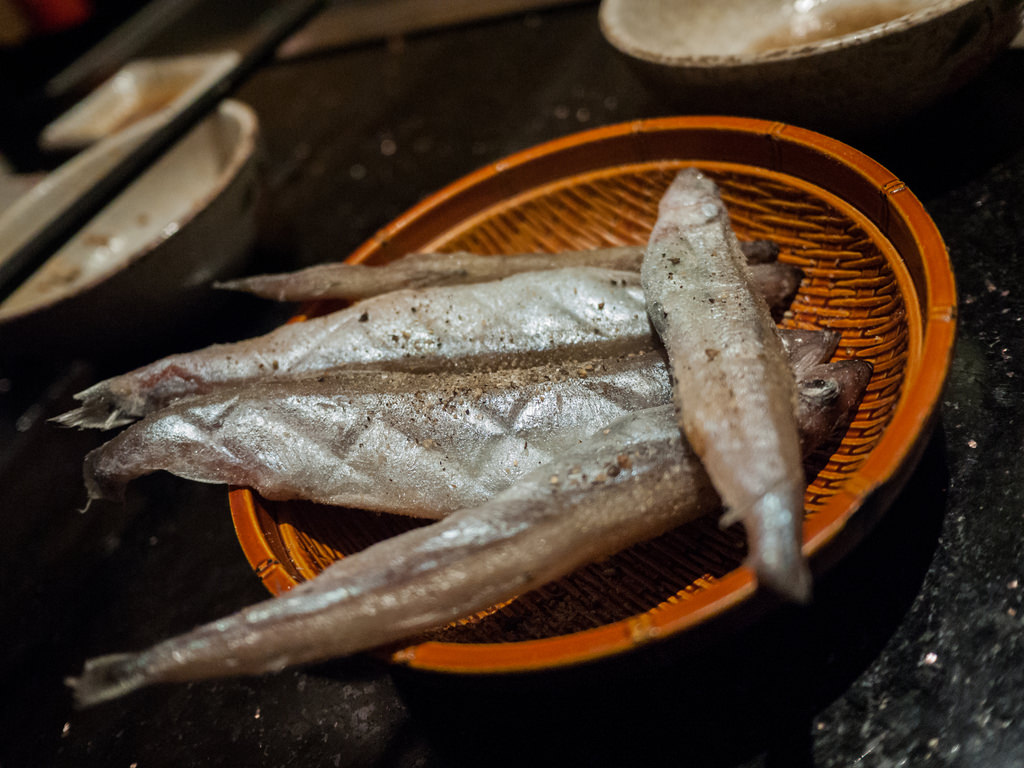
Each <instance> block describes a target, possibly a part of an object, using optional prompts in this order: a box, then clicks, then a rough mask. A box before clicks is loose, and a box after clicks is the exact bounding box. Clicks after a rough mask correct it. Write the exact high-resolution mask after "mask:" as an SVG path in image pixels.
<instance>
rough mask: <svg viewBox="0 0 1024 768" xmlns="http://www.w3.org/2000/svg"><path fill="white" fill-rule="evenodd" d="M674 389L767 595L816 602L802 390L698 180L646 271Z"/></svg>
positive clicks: (684, 191) (724, 218) (673, 192)
mask: <svg viewBox="0 0 1024 768" xmlns="http://www.w3.org/2000/svg"><path fill="white" fill-rule="evenodd" d="M641 277H642V281H643V288H644V295H645V296H646V300H647V308H648V314H649V316H650V318H651V323H652V324H653V325H654V327H655V329H656V330H657V332H658V335H659V336H660V337H661V339H662V341H663V342H664V344H665V348H666V350H667V351H668V356H669V361H670V364H671V371H672V375H673V377H674V378H675V384H674V387H673V391H674V393H675V401H676V405H677V406H678V412H679V423H680V426H681V427H682V429H683V432H684V433H685V434H686V436H687V439H688V440H689V442H690V445H692V446H693V448H694V450H695V451H696V452H697V455H698V456H700V458H701V460H702V461H703V463H704V466H705V467H706V469H707V472H708V475H709V476H710V477H711V480H712V482H713V483H714V485H715V488H716V489H717V490H718V492H719V493H720V494H721V496H722V498H723V500H724V501H725V505H726V507H727V513H726V515H727V519H728V520H730V521H738V520H741V521H742V522H743V526H744V529H745V530H746V534H747V540H748V543H749V545H750V555H749V562H750V564H751V566H752V567H753V569H754V571H755V573H757V576H758V580H759V581H760V583H762V584H764V585H766V586H769V587H771V588H772V589H775V590H777V591H778V592H781V593H783V594H785V595H787V596H789V597H791V598H793V599H795V600H807V599H808V598H809V596H810V590H811V580H810V573H809V571H808V569H807V565H806V563H805V562H804V558H803V555H802V553H801V542H802V521H803V489H804V478H803V472H802V471H801V468H800V445H799V440H798V437H797V427H796V422H795V417H794V403H795V399H796V386H795V382H794V379H793V373H792V371H791V370H790V368H789V366H788V365H787V364H786V359H785V354H784V352H783V349H782V343H781V341H780V339H779V334H778V330H777V328H776V327H775V323H774V322H773V321H772V318H771V315H770V312H769V308H768V306H767V305H766V304H765V302H764V300H763V298H762V297H760V296H759V295H758V294H757V292H756V291H755V290H754V288H753V286H752V284H751V281H750V274H749V271H748V269H747V264H746V260H745V258H744V256H743V254H742V252H741V251H740V247H739V242H738V240H737V239H736V235H735V234H734V232H733V230H732V227H731V224H730V221H729V214H728V211H727V210H726V208H725V205H724V204H723V203H722V199H721V196H720V193H719V190H718V187H717V186H716V185H715V183H714V182H713V181H712V180H711V179H710V178H708V177H707V176H705V175H704V174H703V173H701V172H700V171H699V170H697V169H695V168H687V169H685V170H683V171H680V173H679V174H678V175H677V176H676V178H675V180H674V181H673V182H672V184H671V186H670V187H669V189H668V191H667V192H666V193H665V195H664V196H663V197H662V199H661V202H660V204H659V209H658V218H657V221H656V222H655V225H654V229H653V231H652V232H651V236H650V239H649V241H648V244H647V251H646V253H645V256H644V261H643V266H642V268H641Z"/></svg>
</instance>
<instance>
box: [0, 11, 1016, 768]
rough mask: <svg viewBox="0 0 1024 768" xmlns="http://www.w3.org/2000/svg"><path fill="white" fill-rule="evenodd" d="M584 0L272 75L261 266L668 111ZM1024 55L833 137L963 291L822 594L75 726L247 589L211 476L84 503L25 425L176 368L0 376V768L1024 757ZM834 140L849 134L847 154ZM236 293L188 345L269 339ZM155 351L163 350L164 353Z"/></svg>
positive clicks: (329, 247)
mask: <svg viewBox="0 0 1024 768" xmlns="http://www.w3.org/2000/svg"><path fill="white" fill-rule="evenodd" d="M595 9H596V6H593V5H583V6H579V7H572V8H566V9H562V10H557V11H555V10H552V11H547V12H543V13H535V14H530V15H526V16H515V17H510V18H507V19H503V20H500V21H495V22H489V23H483V24H477V25H473V26H467V27H462V28H458V29H452V30H447V31H441V32H433V33H429V34H422V35H416V36H412V37H409V38H407V39H402V40H393V41H391V42H390V43H388V44H378V45H365V46H361V47H358V48H354V49H351V50H348V51H344V52H340V51H339V52H334V53H330V54H323V55H319V56H314V57H310V58H307V59H304V60H299V61H292V62H287V63H275V64H269V65H267V66H266V67H264V68H263V69H262V70H260V71H259V72H258V73H257V74H255V75H254V76H253V77H252V78H251V80H250V81H249V82H247V83H246V84H245V85H244V87H243V88H242V89H241V91H240V92H239V93H238V97H239V98H241V99H243V100H244V101H246V102H248V103H249V104H250V105H252V106H253V107H254V108H255V109H256V111H257V112H258V113H259V115H260V118H261V121H262V127H263V132H264V141H265V168H264V171H265V180H266V194H265V196H264V202H265V210H264V214H263V216H262V217H261V222H262V224H261V233H260V241H259V245H258V248H257V253H256V255H255V259H256V260H255V261H254V264H253V271H257V270H258V269H282V270H283V269H290V268H295V267H298V266H303V265H307V264H312V263H316V262H320V261H325V260H328V259H337V258H340V257H343V256H344V255H345V254H347V253H348V252H350V251H351V250H352V249H354V248H355V247H356V246H358V245H359V244H360V243H362V242H363V241H364V240H365V239H366V238H368V237H369V236H370V235H372V234H373V233H374V232H375V231H376V230H377V229H378V228H380V227H381V226H383V225H384V224H386V223H388V222H389V221H390V220H391V219H392V218H394V217H395V216H396V215H398V214H399V213H401V212H402V211H404V210H405V209H406V208H408V207H409V206H410V205H412V204H414V203H415V202H417V201H418V200H420V199H421V198H422V197H423V196H424V195H426V194H428V193H430V192H432V191H434V190H436V189H438V188H440V187H442V186H444V185H446V184H448V183H449V182H451V181H453V180H454V179H456V178H458V177H460V176H462V175H463V174H465V173H467V172H469V171H471V170H474V169H475V168H478V167H480V166H482V165H484V164H486V163H488V162H491V161H494V160H496V159H498V158H500V157H502V156H504V155H507V154H509V153H510V152H513V151H516V150H519V149H522V148H525V147H527V146H530V145H533V144H536V143H538V142H541V141H544V140H547V139H550V138H554V137H557V136H562V135H566V134H569V133H571V132H574V131H577V130H580V129H584V128H590V127H594V126H598V125H603V124H609V123H615V122H620V121H624V120H630V119H634V118H638V117H652V116H660V115H664V114H669V113H671V112H673V111H674V110H672V109H668V108H665V107H664V105H663V103H662V102H661V101H660V99H659V98H658V97H657V95H656V94H654V93H653V92H651V91H649V90H647V88H646V87H645V86H644V85H643V83H641V82H640V81H638V80H637V79H635V77H634V75H633V73H632V71H631V70H630V69H629V68H628V67H627V66H626V65H625V63H624V62H623V61H622V60H621V59H619V58H618V57H617V56H616V55H614V53H613V51H612V50H611V49H610V47H608V46H607V44H606V43H605V42H604V40H603V39H602V38H601V36H600V33H599V31H598V28H597V23H596V18H595ZM1021 82H1024V51H1010V52H1007V53H1006V54H1004V55H1003V56H1002V57H1001V58H999V59H998V60H997V61H996V62H995V64H994V65H993V66H992V67H991V68H990V69H989V70H988V71H987V72H986V73H985V74H984V75H983V76H982V77H981V78H980V79H979V80H977V81H976V82H974V83H972V84H971V85H970V86H969V87H968V88H967V89H966V90H964V91H963V92H961V93H960V94H958V95H956V96H953V97H951V98H949V99H947V100H946V101H944V102H943V103H941V104H939V105H937V106H936V107H934V108H933V109H931V110H929V111H928V112H927V113H926V114H922V115H919V116H918V117H916V118H915V119H914V120H912V121H911V122H910V123H909V124H907V125H903V126H898V127H894V128H892V129H891V130H888V131H885V132H883V133H882V134H880V135H874V136H864V137H849V138H848V141H849V142H850V143H852V144H854V145H855V146H856V147H857V148H859V149H861V150H863V151H865V152H866V153H867V154H869V155H870V156H872V157H874V158H875V159H876V160H878V161H880V162H881V163H882V164H883V165H885V166H887V167H888V168H889V169H890V170H891V171H892V172H893V173H895V174H896V175H897V176H898V177H899V178H900V179H902V180H903V181H904V182H906V183H907V184H908V185H909V186H910V188H911V189H912V190H913V191H914V192H915V193H916V194H917V195H918V197H920V198H921V199H922V201H923V202H924V204H925V206H926V207H927V209H928V210H929V212H930V213H931V215H932V216H933V217H934V219H935V221H936V223H937V224H938V227H939V229H940V230H941V232H942V234H943V236H944V237H945V239H946V242H947V244H948V246H949V250H950V254H951V258H952V261H953V265H954V269H955V272H956V277H957V281H958V290H959V301H960V326H959V337H958V343H957V348H956V354H955V358H954V362H953V366H952V371H951V374H950V378H949V382H948V386H947V389H946V392H945V395H944V397H943V401H942V410H941V422H940V425H939V428H938V430H937V431H936V433H935V435H934V437H933V439H932V440H931V441H930V443H929V444H928V447H927V449H926V451H925V454H924V457H923V459H922V462H921V464H920V466H919V468H918V470H917V471H916V472H915V473H914V474H913V476H912V477H911V479H910V481H909V483H908V485H907V487H906V489H905V490H904V491H903V493H902V494H901V495H900V496H899V497H898V498H897V500H896V502H895V503H894V504H893V506H892V508H891V509H890V511H889V513H888V514H887V515H886V516H885V517H884V518H883V519H882V521H881V522H880V523H879V524H878V526H877V527H876V528H875V529H874V530H873V531H872V532H871V534H870V535H869V536H868V537H867V538H866V539H865V540H864V541H863V542H862V543H861V544H860V545H859V546H858V547H857V548H856V549H854V550H853V551H852V552H851V553H850V554H849V555H848V556H847V557H846V558H844V559H843V560H842V562H840V563H839V565H838V566H836V567H835V568H834V569H833V570H832V571H830V572H829V573H828V574H826V575H825V576H824V577H823V578H822V580H821V581H820V583H819V585H818V588H817V598H816V601H815V603H814V604H813V605H812V606H810V607H808V608H796V607H785V608H781V609H779V610H777V611H774V612H772V613H770V614H768V615H767V616H766V617H765V618H764V619H762V620H761V621H759V622H758V623H757V624H756V625H754V626H753V627H751V628H749V629H748V630H746V631H743V632H739V633H735V634H733V635H730V636H727V637H724V638H722V639H720V640H719V641H717V642H716V643H714V644H713V645H711V646H710V647H702V648H698V649H688V648H682V647H679V646H678V645H675V644H673V643H671V642H669V643H664V644H660V645H661V647H660V648H659V649H658V650H657V651H656V652H653V653H650V654H647V655H643V656H641V657H640V658H638V659H632V660H627V661H625V662H623V663H613V664H609V665H606V666H599V667H584V668H581V669H578V670H574V671H571V672H568V673H564V674H559V675H552V676H537V677H534V676H527V677H520V678H498V679H485V680H480V679H475V678H468V679H467V678H453V677H449V676H443V675H426V674H422V673H414V672H411V671H403V670H397V669H394V668H392V667H388V666H386V665H384V664H383V663H381V662H379V661H377V660H376V659H375V658H373V657H359V658H354V659H348V660H342V661H338V662H333V663H330V664H323V665H318V666H315V667H312V668H308V669H304V670H288V671H285V672H282V673H280V674H276V675H268V676H265V677H261V678H255V679H251V678H250V679H227V680H220V681H214V682H208V683H196V684H189V685H176V686H165V687H158V688H152V689H148V690H143V691H140V692H137V693H135V694H133V695H131V696H129V697H127V698H125V699H122V700H119V701H114V702H111V703H108V704H104V705H101V706H98V707H95V708H93V709H89V710H85V711H75V710H73V709H72V707H71V701H70V695H69V692H68V690H67V689H66V688H65V687H64V685H63V683H62V679H63V678H64V677H65V676H67V675H70V674H75V673H77V672H78V671H79V669H80V668H81V664H82V662H83V661H84V659H86V658H88V657H91V656H95V655H98V654H103V653H109V652H112V651H116V650H125V649H135V648H139V647H142V646H145V645H147V644H150V643H152V642H154V641H157V640H159V639H162V638H164V637H166V636H168V635H170V634H172V633H177V632H181V631H185V630H187V629H190V628H192V627H193V626H195V625H196V624H197V623H200V622H202V621H207V620H211V619H214V618H217V617H219V616H221V615H223V614H226V613H228V612H230V611H233V610H236V609H238V608H240V607H242V606H244V605H246V604H249V603H252V602H254V601H256V600H259V599H261V598H263V597H265V592H264V590H263V587H262V586H261V585H260V584H259V582H258V580H257V579H256V578H255V577H254V576H253V574H252V572H251V570H250V569H249V567H248V565H247V564H246V562H245V559H244V557H243V556H242V554H241V552H240V550H239V547H238V543H237V541H236V539H235V536H234V531H233V529H232V525H231V520H230V516H229V514H228V508H227V499H226V494H225V492H224V489H223V488H219V487H209V486H201V485H197V484H192V483H188V482H185V481H181V480H178V479H175V478H172V477H168V476H157V477H151V478H147V479H145V480H142V481H139V482H137V483H136V484H134V485H133V486H132V487H131V488H130V490H129V493H128V496H127V498H126V501H125V502H124V503H123V504H107V503H103V504H100V503H97V504H94V505H93V506H92V507H91V508H90V509H89V510H88V512H87V513H84V514H80V513H79V512H78V511H77V510H78V509H79V508H81V507H82V505H83V501H84V495H83V492H82V489H81V480H80V471H81V459H82V456H83V455H84V454H85V452H86V451H88V450H89V449H90V448H92V447H95V446H96V445H98V444H99V443H100V442H101V441H102V439H103V437H102V436H100V435H95V434H92V433H88V432H75V431H66V430H59V429H57V428H55V427H53V426H51V425H48V424H46V423H45V418H46V417H48V416H52V415H55V414H57V413H59V412H61V411H63V410H65V409H67V408H68V407H69V406H70V393H71V392H74V391H77V390H78V389H81V388H83V387H84V386H85V385H87V384H88V383H91V382H93V381H95V380H97V379H98V378H99V377H101V376H103V375H106V374H109V373H114V372H118V371H120V370H123V369H125V368H127V367H130V366H131V365H133V364H137V363H139V362H143V361H145V360H146V359H150V358H152V357H155V356H157V355H158V354H162V353H165V352H169V351H171V350H170V349H168V348H165V347H166V346H167V345H168V344H169V343H170V342H167V341H166V340H165V341H162V342H161V341H160V340H154V346H153V348H152V349H147V350H146V351H145V352H144V353H128V352H124V353H115V354H114V355H113V359H106V360H102V359H94V360H79V361H73V362H67V361H62V362H61V361H49V362H46V363H41V362H30V361H17V362H15V363H7V364H6V367H5V368H3V369H2V370H0V526H2V528H0V618H2V627H3V640H2V642H0V652H2V655H0V676H2V680H0V690H2V691H3V696H2V697H0V767H2V768H21V767H22V766H33V767H35V766H43V765H57V766H76V767H81V766H91V765H97V766H120V767H121V768H128V767H129V766H138V768H148V767H149V766H238V765H247V766H285V765H295V766H299V765H302V766H403V767H405V766H423V767H424V768H428V767H431V768H432V767H433V766H447V765H457V764H473V765H478V764H510V765H527V764H530V763H539V764H546V763H554V762H566V761H568V760H572V762H573V764H579V765H614V766H622V765H632V764H639V763H641V762H642V761H643V762H646V761H649V760H665V761H668V763H669V764H673V765H696V766H728V767H730V768H733V767H743V768H754V767H761V766H764V767H770V766H811V765H814V766H820V767H821V768H832V767H833V766H835V767H838V766H877V767H878V768H890V767H895V766H917V765H929V766H932V765H933V766H942V767H946V766H970V767H972V768H973V767H977V768H995V767H997V766H1017V765H1024V600H1022V595H1024V480H1022V473H1021V472H1020V470H1019V464H1020V457H1021V455H1022V453H1024V398H1022V397H1021V395H1020V389H1021V384H1022V381H1024V319H1022V318H1024V90H1022V89H1021V88H1020V83H1021ZM843 138H847V137H843ZM285 312H286V310H284V309H281V308H271V307H269V306H267V305H265V304H264V303H261V302H258V301H255V300H251V301H250V300H245V299H242V298H239V299H237V300H235V303H233V304H230V305H229V307H227V309H226V310H225V311H224V312H223V313H222V314H221V315H220V316H218V319H216V320H214V321H212V322H208V323H205V324H203V325H202V326H200V327H196V328H195V329H194V331H193V332H192V333H191V334H190V337H189V338H188V339H187V340H186V342H187V343H188V344H189V345H191V346H199V345H202V344H206V343H210V342H212V341H217V340H228V339H233V338H239V337H241V336H243V335H250V334H253V333H256V332H259V331H262V330H265V329H267V328H270V327H272V326H273V325H274V324H276V323H277V322H279V321H280V320H281V319H282V318H283V317H284V316H285V314H284V313H285ZM175 343H176V344H179V345H180V344H181V343H182V342H181V341H180V340H176V342H175Z"/></svg>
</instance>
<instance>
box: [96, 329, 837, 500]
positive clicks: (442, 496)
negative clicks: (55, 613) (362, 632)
mask: <svg viewBox="0 0 1024 768" xmlns="http://www.w3.org/2000/svg"><path fill="white" fill-rule="evenodd" d="M783 339H784V340H785V343H786V348H787V351H788V354H789V360H790V362H791V364H792V365H793V366H794V367H795V368H797V369H798V370H801V371H803V370H806V369H807V368H809V367H811V366H813V365H815V364H818V363H821V362H824V361H825V360H827V359H829V357H830V356H831V355H832V354H833V352H834V351H835V349H836V346H837V344H838V340H839V336H838V334H836V333H835V332H826V331H786V332H784V333H783ZM671 397H672V388H671V382H670V380H669V376H668V370H667V367H666V362H665V357H664V352H663V350H661V349H652V350H642V351H639V352H632V353H625V354H620V355H615V356H605V357H596V358H592V359H584V360H577V361H560V362H555V363H535V364H533V365H528V366H524V367H521V368H510V369H496V370H481V371H472V372H462V371H459V372H415V371H414V372H409V371H379V370H349V369H335V370H333V371H328V372H325V373H323V374H317V375H313V376H303V377H277V378H273V379H269V380H262V381H256V382H249V383H243V384H238V385H235V386H229V387H223V388H221V389H219V390H217V391H216V392H214V393H210V394H207V395H202V396H197V397H194V398H188V399H185V400H181V401H179V402H176V403H172V404H170V405H168V406H166V407H165V408H163V409H161V410H159V411H157V412H155V413H153V414H151V415H149V416H147V417H146V418H144V419H143V420H142V421H140V422H138V423H136V424H133V425H131V426H130V427H128V428H127V429H126V430H124V431H123V432H121V433H120V434H118V435H117V436H116V437H114V438H113V439H112V440H109V441H108V442H106V443H104V444H103V445H102V446H100V447H98V448H96V449H94V450H93V451H91V452H90V453H89V454H88V455H87V456H86V458H85V462H84V470H83V472H84V478H85V486H86V489H87V492H88V496H89V500H90V502H91V501H93V500H96V499H120V498H121V497H122V495H123V492H124V488H125V486H126V485H127V484H128V483H129V482H130V481H131V480H133V479H135V478H137V477H140V476H142V475H144V474H149V473H151V472H155V471H158V470H163V471H168V472H171V473H173V474H175V475H177V476H179V477H183V478H186V479H189V480H193V481H198V482H205V483H227V484H230V485H237V486H244V487H248V488H252V489H254V490H256V491H257V492H258V493H259V494H260V495H261V496H263V497H264V498H267V499H272V500H285V499H305V500H309V501H315V502H318V503H321V504H330V505H335V506H341V507H355V508H359V509H368V510H373V511H378V512H390V513H398V514H405V515H412V516H415V517H424V518H433V519H437V518H440V517H443V516H445V515H446V514H449V513H450V512H452V511H453V510H456V509H460V508H462V507H467V506H472V505H474V504H479V503H482V502H483V501H485V500H486V499H487V498H490V497H491V496H493V495H494V494H495V493H497V492H499V491H501V490H503V489H505V488H506V487H508V486H509V485H511V484H513V483H514V482H515V481H516V480H517V479H518V478H519V477H521V476H522V475H524V474H525V473H526V472H527V471H529V470H530V469H533V468H535V467H537V466H541V465H543V464H546V463H548V462H549V461H552V460H553V459H555V458H556V457H557V456H558V455H560V454H561V453H562V452H564V451H566V450H568V449H570V448H574V447H575V446H576V445H578V444H579V443H580V442H581V441H582V440H583V439H585V438H586V437H587V436H588V435H590V434H592V433H593V432H594V431H595V430H596V429H598V428H599V427H601V426H603V425H605V424H607V423H609V422H611V421H612V420H613V419H615V418H617V417H618V416H621V415H623V414H625V413H627V412H630V411H635V410H641V409H644V408H649V407H653V406H655V405H660V404H664V403H668V402H670V401H671Z"/></svg>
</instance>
